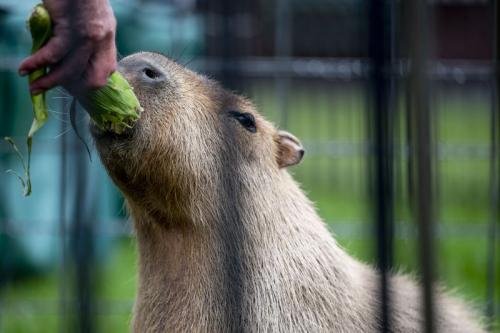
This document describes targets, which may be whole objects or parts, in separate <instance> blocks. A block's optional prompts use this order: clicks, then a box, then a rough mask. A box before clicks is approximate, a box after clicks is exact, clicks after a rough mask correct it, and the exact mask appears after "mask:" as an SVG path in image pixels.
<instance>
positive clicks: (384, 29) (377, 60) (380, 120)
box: [369, 0, 394, 332]
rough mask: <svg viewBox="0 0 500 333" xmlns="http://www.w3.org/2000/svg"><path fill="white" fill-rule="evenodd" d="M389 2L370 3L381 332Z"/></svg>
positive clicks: (387, 245)
mask: <svg viewBox="0 0 500 333" xmlns="http://www.w3.org/2000/svg"><path fill="white" fill-rule="evenodd" d="M389 9H390V8H389V6H388V3H387V1H386V0H372V1H370V44H369V45H370V49H369V50H370V57H371V65H372V67H371V98H372V103H373V112H372V113H371V117H370V120H371V122H370V125H371V127H372V140H373V147H374V151H373V152H374V157H373V159H374V161H373V162H374V164H373V172H372V182H373V184H374V193H373V195H374V209H375V216H376V223H377V225H376V230H377V255H378V261H377V263H378V267H379V269H380V274H381V278H380V290H381V301H382V309H381V325H382V326H381V331H382V332H390V331H391V319H390V292H389V290H390V286H389V284H390V281H389V277H390V273H389V272H390V269H391V267H392V261H393V219H394V216H393V142H392V138H393V122H392V112H391V111H392V110H391V109H390V106H391V103H390V96H391V93H390V89H391V84H390V79H389V73H390V65H391V40H392V38H391V33H390V18H391V16H390V15H389V14H390V12H389Z"/></svg>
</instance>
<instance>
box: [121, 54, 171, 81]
mask: <svg viewBox="0 0 500 333" xmlns="http://www.w3.org/2000/svg"><path fill="white" fill-rule="evenodd" d="M118 71H119V72H120V73H121V74H122V75H123V76H124V77H125V78H126V79H127V80H128V81H129V82H131V83H132V84H134V83H135V84H138V83H139V84H146V85H147V84H156V83H159V82H162V81H165V80H166V78H167V76H166V75H165V73H164V72H163V69H161V68H159V67H158V66H157V65H154V64H152V63H151V62H149V61H146V60H138V59H128V58H124V59H122V60H121V61H120V62H119V63H118Z"/></svg>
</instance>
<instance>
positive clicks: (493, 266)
mask: <svg viewBox="0 0 500 333" xmlns="http://www.w3.org/2000/svg"><path fill="white" fill-rule="evenodd" d="M491 2H492V4H491V5H492V7H493V8H492V9H493V10H492V16H493V41H492V44H493V47H492V49H493V54H492V61H491V63H492V67H493V70H494V75H492V80H491V85H492V88H491V96H492V101H491V124H490V136H491V144H490V225H489V228H488V242H487V253H488V267H487V277H486V307H485V309H486V311H485V314H486V320H487V326H488V329H489V330H490V331H491V332H493V330H494V322H495V312H496V310H495V309H496V302H495V292H496V290H497V288H498V286H496V275H497V265H498V260H499V258H498V254H497V248H498V246H499V245H498V241H497V239H498V235H497V233H498V230H499V227H498V223H499V216H498V210H499V207H500V201H499V200H500V199H499V191H500V180H499V177H498V168H499V165H498V154H499V151H498V150H499V142H500V136H499V122H500V117H499V109H500V69H499V64H500V22H499V19H500V5H499V3H498V0H492V1H491ZM499 302H500V300H499Z"/></svg>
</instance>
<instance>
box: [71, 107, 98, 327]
mask: <svg viewBox="0 0 500 333" xmlns="http://www.w3.org/2000/svg"><path fill="white" fill-rule="evenodd" d="M79 111H80V110H79ZM73 138H74V140H72V141H73V142H72V143H71V147H72V150H73V149H74V160H73V163H72V165H71V170H72V171H74V173H72V174H73V175H74V179H75V186H74V189H75V191H74V193H73V198H74V202H73V206H72V208H73V212H72V213H73V214H72V215H73V223H74V224H73V226H72V229H71V234H72V237H71V246H72V253H71V254H72V259H73V264H74V267H75V271H74V272H75V274H74V275H73V278H74V285H73V286H74V292H75V296H76V304H75V306H76V309H75V310H76V313H77V316H76V325H77V327H76V329H75V330H73V331H74V332H81V333H91V332H94V331H95V321H94V319H95V318H94V313H95V312H94V305H95V304H94V299H93V283H92V282H93V281H92V276H93V274H92V273H93V272H94V271H95V269H93V265H94V260H93V257H94V239H93V237H94V234H93V228H92V227H93V226H92V207H90V205H89V195H88V193H89V191H88V189H89V188H88V184H89V181H88V180H89V177H88V163H89V161H88V157H87V154H86V152H85V150H84V147H83V146H82V145H81V144H75V140H76V139H75V138H76V136H73ZM73 147H74V148H73Z"/></svg>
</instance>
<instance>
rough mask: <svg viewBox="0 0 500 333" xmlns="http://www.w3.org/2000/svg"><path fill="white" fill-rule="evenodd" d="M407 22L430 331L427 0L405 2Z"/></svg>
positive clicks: (415, 180)
mask: <svg viewBox="0 0 500 333" xmlns="http://www.w3.org/2000/svg"><path fill="white" fill-rule="evenodd" d="M406 5H407V6H408V7H407V12H406V14H409V15H407V17H406V20H407V22H408V29H407V32H408V41H409V45H408V54H409V63H410V76H409V84H408V86H407V87H408V89H409V92H408V98H409V101H408V102H409V104H408V108H409V109H408V112H409V117H408V119H409V125H410V127H409V128H408V130H409V133H410V140H411V141H410V154H411V155H413V156H414V161H410V162H409V163H411V164H412V165H411V167H412V170H411V171H412V173H413V174H412V175H411V177H412V178H411V183H412V189H411V190H412V191H414V196H413V201H414V202H413V204H412V215H413V217H414V219H415V221H416V222H417V224H418V230H419V243H418V249H419V262H420V270H421V275H422V312H423V317H424V323H423V327H422V330H423V331H424V332H426V333H433V332H435V331H436V328H435V320H434V316H435V313H434V311H435V307H434V302H433V293H434V278H435V277H434V274H435V273H434V260H435V259H434V258H435V257H436V253H435V249H436V247H435V245H434V233H435V230H434V200H435V196H434V191H433V189H434V186H435V183H434V179H433V168H434V165H433V158H434V151H433V136H434V135H433V134H434V131H433V124H432V121H431V113H430V105H429V89H430V88H429V84H430V81H429V79H428V70H427V69H428V64H429V62H428V58H429V45H430V44H431V42H432V39H431V38H430V35H429V32H430V31H431V30H430V28H429V25H430V23H431V22H430V20H429V14H428V11H429V8H428V4H427V2H426V1H421V0H410V1H407V2H406Z"/></svg>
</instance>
